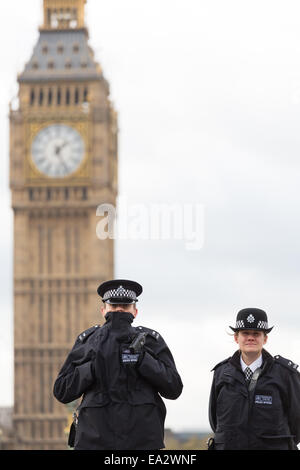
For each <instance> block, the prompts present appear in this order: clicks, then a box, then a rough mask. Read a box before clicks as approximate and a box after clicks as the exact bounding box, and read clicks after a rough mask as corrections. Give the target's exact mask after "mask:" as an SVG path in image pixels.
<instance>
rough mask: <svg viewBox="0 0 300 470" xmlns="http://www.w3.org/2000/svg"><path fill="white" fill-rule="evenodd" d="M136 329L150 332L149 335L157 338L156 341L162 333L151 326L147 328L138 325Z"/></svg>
mask: <svg viewBox="0 0 300 470" xmlns="http://www.w3.org/2000/svg"><path fill="white" fill-rule="evenodd" d="M136 330H137V332H141V333H148V335H150V336H152V337H153V338H155V339H156V341H157V340H158V339H159V338H160V334H159V333H158V332H157V331H155V330H152V329H151V328H146V327H145V326H137V327H136Z"/></svg>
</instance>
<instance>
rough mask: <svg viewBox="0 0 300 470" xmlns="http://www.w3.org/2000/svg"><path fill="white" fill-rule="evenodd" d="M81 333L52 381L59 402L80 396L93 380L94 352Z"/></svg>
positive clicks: (70, 400) (68, 401) (66, 401)
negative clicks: (53, 381)
mask: <svg viewBox="0 0 300 470" xmlns="http://www.w3.org/2000/svg"><path fill="white" fill-rule="evenodd" d="M82 335H83V334H82ZM82 335H79V337H78V339H77V340H76V342H75V344H74V346H73V348H72V350H71V352H70V353H69V355H68V357H67V359H66V361H65V363H64V364H63V366H62V368H61V370H60V372H59V374H58V377H57V379H56V381H55V383H54V388H53V394H54V396H55V398H57V400H58V401H60V402H61V403H70V402H72V401H74V400H76V399H77V398H80V397H81V395H82V394H83V393H84V392H85V391H86V390H87V389H88V388H89V387H90V386H91V385H92V384H93V382H94V380H95V377H94V365H93V363H94V357H95V352H94V349H93V348H92V347H91V346H90V345H89V343H85V341H84V338H85V337H84V336H82ZM85 336H86V337H87V336H88V335H87V334H85Z"/></svg>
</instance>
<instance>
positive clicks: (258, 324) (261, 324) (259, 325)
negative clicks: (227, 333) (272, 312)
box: [235, 320, 269, 330]
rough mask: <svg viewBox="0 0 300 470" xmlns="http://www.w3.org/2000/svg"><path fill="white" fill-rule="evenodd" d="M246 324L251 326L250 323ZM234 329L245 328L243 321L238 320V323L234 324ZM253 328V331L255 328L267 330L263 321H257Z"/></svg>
mask: <svg viewBox="0 0 300 470" xmlns="http://www.w3.org/2000/svg"><path fill="white" fill-rule="evenodd" d="M248 323H251V324H252V322H248ZM235 327H236V328H246V325H245V322H244V320H238V321H237V322H236V326H235ZM253 327H254V329H256V328H261V329H263V330H267V329H268V328H269V326H268V322H266V321H263V320H259V322H258V323H257V325H256V326H254V325H253Z"/></svg>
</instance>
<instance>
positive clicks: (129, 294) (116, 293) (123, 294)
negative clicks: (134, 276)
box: [103, 286, 136, 300]
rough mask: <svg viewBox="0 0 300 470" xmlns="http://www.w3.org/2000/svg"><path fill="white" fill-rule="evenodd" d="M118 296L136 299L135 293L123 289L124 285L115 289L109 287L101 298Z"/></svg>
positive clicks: (106, 298)
mask: <svg viewBox="0 0 300 470" xmlns="http://www.w3.org/2000/svg"><path fill="white" fill-rule="evenodd" d="M120 297H127V298H128V299H131V300H136V293H135V292H134V291H133V290H129V289H124V287H122V286H120V287H118V288H117V289H111V290H108V291H107V292H105V294H104V296H103V300H108V299H113V298H120Z"/></svg>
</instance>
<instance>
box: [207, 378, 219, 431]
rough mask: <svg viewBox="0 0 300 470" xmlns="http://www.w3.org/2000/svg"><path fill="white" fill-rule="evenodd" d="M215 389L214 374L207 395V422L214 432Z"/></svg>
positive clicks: (215, 422) (215, 421)
mask: <svg viewBox="0 0 300 470" xmlns="http://www.w3.org/2000/svg"><path fill="white" fill-rule="evenodd" d="M216 402H217V400H216V389H215V374H214V378H213V382H212V385H211V390H210V395H209V405H208V416H209V424H210V427H211V429H212V430H213V432H216V428H217V416H216Z"/></svg>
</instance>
